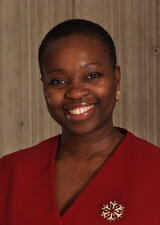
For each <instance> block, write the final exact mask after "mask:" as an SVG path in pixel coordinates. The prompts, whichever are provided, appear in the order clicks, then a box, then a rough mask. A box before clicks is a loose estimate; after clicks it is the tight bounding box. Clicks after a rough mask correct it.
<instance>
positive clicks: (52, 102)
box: [44, 88, 62, 108]
mask: <svg viewBox="0 0 160 225" xmlns="http://www.w3.org/2000/svg"><path fill="white" fill-rule="evenodd" d="M44 96H45V100H46V102H47V104H48V105H49V106H50V107H55V108H56V107H59V106H60V104H61V102H62V95H61V94H60V93H59V92H57V91H54V90H53V89H51V88H46V89H44Z"/></svg>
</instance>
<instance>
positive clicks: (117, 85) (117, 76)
mask: <svg viewBox="0 0 160 225" xmlns="http://www.w3.org/2000/svg"><path fill="white" fill-rule="evenodd" d="M114 73H115V88H116V91H120V80H121V72H120V67H119V66H116V68H115V72H114Z"/></svg>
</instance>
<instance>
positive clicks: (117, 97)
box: [116, 90, 121, 101]
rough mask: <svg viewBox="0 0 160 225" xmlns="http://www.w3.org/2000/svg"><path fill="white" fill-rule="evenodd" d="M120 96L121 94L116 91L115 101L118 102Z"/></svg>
mask: <svg viewBox="0 0 160 225" xmlns="http://www.w3.org/2000/svg"><path fill="white" fill-rule="evenodd" d="M120 96H121V93H120V91H119V90H118V91H116V101H119V100H120Z"/></svg>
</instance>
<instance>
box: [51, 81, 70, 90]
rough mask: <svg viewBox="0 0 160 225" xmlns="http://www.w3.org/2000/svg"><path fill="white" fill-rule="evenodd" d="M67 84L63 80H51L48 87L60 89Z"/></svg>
mask: <svg viewBox="0 0 160 225" xmlns="http://www.w3.org/2000/svg"><path fill="white" fill-rule="evenodd" d="M67 84H68V82H67V81H66V80H64V79H52V80H51V81H50V82H49V85H51V86H54V87H56V88H62V87H64V86H66V85H67Z"/></svg>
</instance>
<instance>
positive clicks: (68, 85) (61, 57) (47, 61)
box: [43, 34, 123, 215]
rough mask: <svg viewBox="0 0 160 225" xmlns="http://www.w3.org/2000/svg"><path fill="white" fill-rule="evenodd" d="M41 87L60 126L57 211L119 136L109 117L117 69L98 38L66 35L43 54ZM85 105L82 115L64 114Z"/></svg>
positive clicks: (98, 165) (117, 80)
mask: <svg viewBox="0 0 160 225" xmlns="http://www.w3.org/2000/svg"><path fill="white" fill-rule="evenodd" d="M43 90H44V96H45V100H46V103H47V106H48V109H49V112H50V114H51V116H52V117H53V119H54V120H56V121H57V122H58V123H59V124H60V125H61V126H62V135H61V139H60V143H59V148H58V151H57V154H56V168H55V171H56V175H55V183H56V198H57V206H58V209H59V211H60V214H61V215H62V214H63V213H64V212H65V211H66V210H67V208H68V207H69V206H70V205H71V204H72V203H73V202H74V201H75V199H76V198H77V196H79V195H80V193H81V192H82V191H83V190H84V188H85V187H86V186H87V185H88V184H89V182H90V180H91V179H92V178H93V177H94V176H95V174H96V173H97V172H98V170H99V169H100V168H101V167H102V166H103V164H104V163H105V162H106V160H107V159H108V158H109V157H110V156H111V154H112V153H113V151H114V150H115V149H116V147H117V145H118V144H119V143H120V141H121V140H122V138H123V134H122V133H121V132H119V131H118V130H117V129H115V128H114V127H113V120H112V114H113V110H114V107H115V102H116V99H115V95H116V91H117V90H120V68H119V66H116V68H115V70H113V68H112V66H111V63H110V59H109V55H108V50H107V47H106V46H105V45H104V44H103V43H102V42H101V41H100V40H99V39H97V38H95V37H91V36H86V35H82V34H76V35H72V36H67V37H64V38H61V39H59V40H57V41H55V42H54V43H52V44H50V45H49V46H48V48H47V49H46V50H45V52H44V56H43ZM91 105H92V106H93V108H92V109H91V110H90V111H88V112H87V113H85V114H84V115H80V116H75V115H72V113H70V110H73V109H76V108H79V107H82V106H91ZM71 180H72V182H70V181H71Z"/></svg>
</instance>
